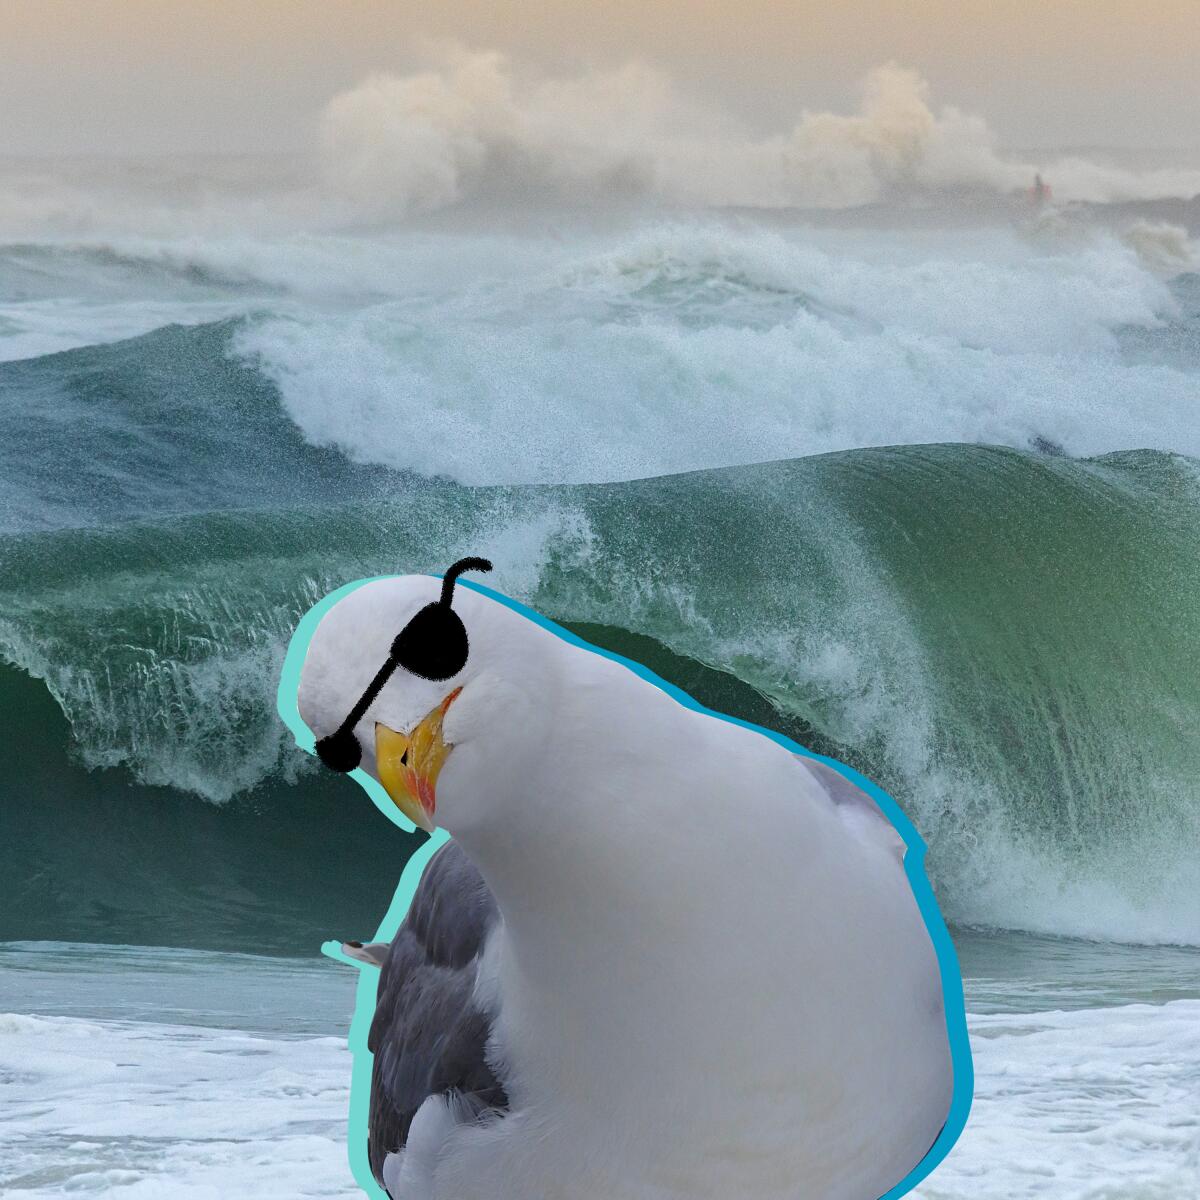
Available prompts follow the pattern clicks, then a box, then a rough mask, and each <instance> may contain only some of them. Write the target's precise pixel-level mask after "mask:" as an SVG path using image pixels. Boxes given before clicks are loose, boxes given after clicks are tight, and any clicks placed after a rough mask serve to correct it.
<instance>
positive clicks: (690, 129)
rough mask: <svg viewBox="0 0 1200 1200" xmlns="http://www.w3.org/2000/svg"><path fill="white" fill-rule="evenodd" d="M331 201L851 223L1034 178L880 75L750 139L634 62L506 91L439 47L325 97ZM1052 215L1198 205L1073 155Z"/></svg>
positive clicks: (1049, 169)
mask: <svg viewBox="0 0 1200 1200" xmlns="http://www.w3.org/2000/svg"><path fill="white" fill-rule="evenodd" d="M321 141H322V150H323V153H324V156H325V163H326V173H327V180H328V183H329V186H330V187H331V188H332V189H334V190H336V191H339V192H341V193H342V194H345V195H347V196H349V197H351V198H352V199H353V200H354V201H356V202H358V203H361V204H363V205H365V206H367V207H369V208H373V209H375V210H377V211H383V212H387V211H397V210H398V211H399V212H400V213H411V212H414V211H415V212H421V211H429V210H436V209H439V208H444V207H447V206H451V205H456V204H461V203H463V202H465V201H467V202H469V201H476V200H479V199H485V200H488V201H490V202H493V203H495V202H507V203H510V204H511V203H514V202H519V201H521V200H524V201H526V202H528V200H530V199H531V198H532V199H543V200H544V199H546V198H547V197H551V198H559V199H563V198H565V199H573V200H584V201H590V202H593V203H597V202H599V203H606V204H612V203H613V202H616V201H620V200H621V199H629V198H632V197H654V198H657V199H660V200H663V201H666V202H668V203H671V204H690V205H698V206H714V205H746V206H753V207H760V208H788V207H797V208H850V207H854V206H860V205H867V204H875V203H881V202H893V203H896V202H899V203H904V202H906V201H908V202H911V201H912V200H913V198H914V197H920V196H925V197H929V196H937V195H947V194H950V195H953V194H958V195H959V196H961V195H962V194H963V193H967V194H970V193H981V194H984V195H989V196H1007V195H1011V194H1013V193H1022V192H1023V190H1024V189H1025V188H1027V187H1029V185H1030V184H1031V183H1032V181H1033V176H1034V171H1035V165H1034V164H1033V163H1031V162H1028V161H1022V160H1020V159H1017V158H1014V157H1013V156H1011V155H1005V154H1003V153H1001V152H1000V151H999V150H998V149H997V147H996V141H995V138H994V136H993V134H992V132H991V130H990V129H989V128H988V126H987V124H986V122H985V121H984V120H983V119H982V118H981V117H978V116H975V115H972V114H969V113H965V112H963V111H962V110H961V109H958V108H956V107H954V106H946V107H943V108H941V109H940V110H937V111H935V110H934V109H933V108H932V107H931V105H930V101H929V87H928V85H927V84H926V82H925V81H924V80H923V79H922V78H921V76H920V75H919V74H918V73H917V72H915V71H912V70H908V69H905V68H903V67H901V66H899V65H898V64H896V63H894V62H893V63H887V64H884V65H882V66H880V67H877V68H875V69H874V70H872V71H871V72H870V73H869V74H868V75H867V77H866V79H865V80H864V81H863V87H862V101H861V107H860V110H859V112H857V113H854V114H849V115H846V114H840V113H833V112H810V111H807V110H806V111H804V112H803V113H802V114H801V115H800V116H799V118H798V119H797V121H796V122H795V124H794V125H793V126H792V128H791V129H790V130H787V131H785V132H782V133H777V134H773V135H768V136H765V137H762V136H756V135H753V134H750V133H748V132H747V131H746V130H744V129H741V128H739V127H738V125H737V122H735V121H733V120H731V119H730V118H729V116H728V115H727V114H725V113H721V112H714V111H712V110H711V109H707V108H705V107H704V106H702V105H700V104H697V103H695V102H692V101H689V99H688V98H687V97H685V96H684V95H683V94H681V93H680V91H679V90H678V89H677V88H676V87H675V86H674V84H673V83H672V81H671V80H670V78H668V77H667V76H666V75H664V74H663V73H662V72H660V71H658V70H655V69H654V68H652V67H649V66H647V65H644V64H640V63H629V64H626V65H625V66H623V67H619V68H616V69H613V70H606V71H602V70H590V71H584V72H582V73H581V74H579V75H578V76H576V77H573V78H571V77H567V78H554V79H549V78H536V77H530V76H528V75H522V74H521V73H520V72H518V71H516V70H514V68H513V66H512V64H511V63H510V62H509V61H508V60H507V59H506V58H505V57H504V56H503V55H501V54H499V53H496V52H488V51H470V50H467V49H465V48H463V47H461V46H455V45H449V46H443V47H441V48H439V49H436V50H435V51H434V52H433V53H432V54H431V55H430V61H429V65H428V67H427V69H425V70H422V71H417V72H413V73H411V74H407V75H396V74H385V73H377V74H375V75H372V76H371V77H369V78H368V79H366V80H364V81H363V82H362V83H360V84H358V85H357V86H356V87H354V88H351V89H349V90H348V91H346V92H343V93H342V94H341V95H339V96H336V97H335V98H334V99H333V100H332V101H331V102H330V103H329V105H328V107H327V108H326V110H325V113H324V117H323V121H322V127H321ZM1041 165H1042V166H1043V169H1044V170H1045V171H1046V173H1047V175H1048V176H1049V178H1050V179H1051V180H1052V181H1053V184H1054V187H1055V194H1056V195H1057V196H1058V197H1059V198H1060V199H1061V200H1072V201H1079V200H1086V201H1092V202H1101V203H1105V202H1112V201H1121V200H1135V199H1150V198H1156V197H1163V196H1181V197H1188V198H1190V197H1193V196H1195V195H1197V194H1198V193H1200V171H1196V170H1189V169H1167V170H1157V171H1131V170H1128V169H1123V168H1120V167H1117V166H1114V165H1111V164H1106V163H1103V162H1099V161H1096V160H1093V159H1088V158H1085V157H1083V156H1080V155H1076V156H1069V157H1065V158H1059V159H1057V160H1056V161H1053V162H1050V163H1046V164H1041Z"/></svg>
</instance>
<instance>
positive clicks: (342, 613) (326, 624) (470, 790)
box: [298, 568, 561, 833]
mask: <svg viewBox="0 0 1200 1200" xmlns="http://www.w3.org/2000/svg"><path fill="white" fill-rule="evenodd" d="M467 569H471V568H467ZM453 572H454V568H451V571H450V572H448V573H447V575H448V578H449V577H450V576H451V575H452V574H453ZM451 588H452V589H453V590H452V592H451V591H450V589H447V588H446V587H445V586H444V584H443V581H442V580H440V579H435V578H433V577H432V576H428V575H403V576H398V577H396V578H394V579H381V580H376V581H375V582H372V583H367V584H364V585H363V586H362V587H359V588H356V589H355V590H354V591H353V592H351V593H350V594H349V595H348V596H346V597H344V598H343V599H342V600H339V601H338V603H337V604H335V605H334V606H333V607H332V608H331V609H330V610H329V612H327V613H326V614H325V616H324V617H323V618H322V619H321V623H320V624H319V625H318V626H317V629H316V632H315V633H314V634H313V638H312V641H311V642H310V643H309V647H308V653H307V656H306V658H305V661H304V667H303V669H302V671H301V675H300V689H299V697H298V705H299V709H300V716H301V717H302V718H303V720H304V722H305V724H307V725H308V727H309V728H310V729H311V730H312V731H313V733H314V734H315V735H316V737H317V741H318V751H319V753H320V755H321V757H322V759H323V761H325V762H326V764H327V765H329V766H333V767H334V769H335V770H349V769H352V768H353V767H355V766H361V767H362V768H363V770H364V771H366V772H367V774H369V775H371V776H373V777H374V778H375V779H377V780H378V781H379V782H380V784H382V785H383V788H384V790H385V791H386V792H387V794H388V795H389V796H390V797H391V799H392V800H393V802H394V803H395V804H396V806H397V807H398V808H399V809H400V811H401V812H403V813H404V814H405V816H407V817H408V818H409V819H410V820H411V821H412V822H413V823H414V824H416V825H418V826H419V827H420V828H422V829H426V830H433V829H434V828H435V827H436V826H439V825H440V826H442V827H444V828H445V829H447V830H449V831H450V832H451V833H461V832H465V831H467V830H469V829H472V828H475V827H478V826H480V825H482V824H483V823H485V822H487V821H489V819H492V818H495V817H497V816H502V815H503V812H504V809H505V808H506V807H507V805H508V804H509V803H511V802H512V801H514V800H518V799H519V797H520V795H521V794H522V792H523V790H524V784H525V781H526V778H527V774H528V770H529V765H530V764H531V763H532V762H533V761H535V756H537V755H538V754H539V753H540V752H541V750H542V749H543V747H544V746H545V744H546V741H547V739H548V737H549V735H550V730H549V726H550V722H551V720H552V714H553V711H554V700H553V694H554V689H555V678H556V674H557V673H556V671H555V669H554V664H555V658H556V655H555V650H556V648H557V647H558V646H560V645H561V643H560V641H559V639H558V638H556V637H555V636H554V635H553V634H552V633H549V632H548V631H547V630H545V629H543V628H541V627H540V626H538V625H537V624H535V623H534V622H533V621H530V620H529V619H528V618H526V617H524V616H522V615H521V614H520V613H518V612H515V611H513V610H512V609H510V608H508V607H507V606H506V605H504V604H501V603H499V602H498V601H496V600H493V599H492V598H491V597H489V596H485V595H483V594H481V593H480V592H477V591H473V590H471V589H469V588H465V587H453V582H451ZM447 608H449V609H450V610H451V611H452V613H453V617H448V616H447V615H446V609H447ZM414 618H415V619H414ZM459 622H461V629H460V628H459V625H458V623H459ZM463 632H465V635H466V637H465V641H464V640H463V639H462V633H463ZM464 658H465V661H464ZM447 672H449V673H447ZM381 675H383V676H384V678H383V681H382V683H381V685H380V686H378V687H377V689H375V688H373V687H372V685H373V683H378V682H379V678H380V676H381ZM430 675H433V676H435V677H434V678H430V677H428V676H430Z"/></svg>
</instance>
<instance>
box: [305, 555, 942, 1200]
mask: <svg viewBox="0 0 1200 1200" xmlns="http://www.w3.org/2000/svg"><path fill="white" fill-rule="evenodd" d="M436 586H437V584H436V582H435V581H433V580H428V579H420V578H417V577H409V578H405V579H399V580H391V581H386V582H382V583H376V584H371V585H367V586H366V587H364V588H361V589H359V591H357V592H354V593H352V594H351V595H350V596H349V597H348V598H347V599H346V600H343V601H342V602H341V603H340V604H339V605H338V606H337V607H336V608H335V609H334V610H332V611H331V613H330V615H329V616H327V617H326V618H325V622H323V623H322V626H321V627H320V628H319V629H318V632H317V634H316V635H315V637H314V639H313V644H312V647H311V648H310V652H309V662H308V663H307V664H306V667H305V677H304V680H303V681H302V685H301V697H300V699H301V711H302V713H304V715H305V719H306V720H307V721H308V722H309V724H310V725H312V727H313V728H314V729H315V730H317V732H318V733H319V734H320V733H324V732H326V731H327V730H328V729H329V728H332V727H333V726H335V725H336V715H337V714H338V712H339V706H340V711H344V710H345V709H346V707H347V704H346V700H347V697H349V696H351V694H352V692H353V691H354V688H355V687H356V686H357V687H359V688H361V681H362V679H363V678H364V677H369V676H370V673H371V668H370V666H369V664H370V663H371V661H372V660H373V659H374V660H377V659H378V658H379V655H380V650H381V647H382V648H386V645H387V641H388V639H389V638H390V636H391V635H392V634H393V633H394V632H395V630H396V629H397V628H398V626H399V624H400V623H402V622H403V621H404V620H405V619H407V617H408V616H410V615H411V614H412V612H413V611H415V609H416V608H417V607H418V606H419V604H421V603H424V602H425V601H427V600H428V599H429V597H430V595H432V594H433V592H434V589H436ZM372 593H373V594H372ZM343 606H349V607H348V608H346V609H345V610H344V611H343V615H342V618H341V622H342V624H341V625H340V626H339V627H337V628H330V629H328V630H327V629H326V625H327V624H328V623H329V622H330V620H331V618H332V617H333V616H334V615H335V614H337V613H338V612H339V610H343ZM455 608H456V610H457V611H458V612H459V613H460V614H461V616H462V618H463V620H464V622H465V624H466V627H467V629H468V630H469V632H470V637H471V660H470V661H469V662H468V664H467V666H466V668H465V669H464V671H463V672H462V678H461V679H458V678H456V679H452V680H449V681H447V682H442V683H433V682H430V681H427V680H421V679H415V678H413V679H408V680H403V681H400V680H397V681H395V686H394V685H393V683H389V685H388V687H386V688H384V690H383V691H382V692H381V693H380V695H379V696H378V698H377V700H376V701H375V702H374V704H373V705H372V710H371V712H370V713H368V714H367V716H366V717H365V718H364V720H363V722H362V723H360V724H361V728H360V729H359V736H360V739H361V740H362V741H363V744H364V751H365V753H364V761H363V765H364V767H365V768H366V769H367V770H369V771H371V772H372V773H376V772H377V771H378V770H379V764H377V763H375V762H374V761H373V755H372V752H371V748H370V745H369V743H370V741H371V738H370V731H371V729H372V728H373V727H374V722H375V721H378V722H380V723H381V725H384V726H386V727H388V728H392V729H407V728H411V727H412V725H413V723H414V722H416V721H417V720H419V718H420V717H421V716H422V715H423V714H425V713H427V712H429V711H430V710H431V709H432V708H434V706H435V705H436V704H437V703H438V702H439V699H440V698H441V697H443V696H445V695H446V693H447V692H448V691H449V689H450V688H451V687H455V686H460V687H461V688H462V692H461V696H460V697H459V698H457V699H456V700H454V703H453V705H452V706H450V707H449V708H448V710H446V711H445V727H444V732H445V740H446V742H447V743H448V744H449V745H450V746H452V747H453V750H452V751H451V752H450V753H449V756H448V757H447V758H446V761H445V765H444V767H443V768H442V770H441V774H440V779H439V780H438V782H437V815H438V817H439V819H441V820H442V821H443V823H444V824H445V825H446V827H447V828H448V829H449V830H450V831H451V832H452V833H453V835H454V838H455V842H456V843H457V848H456V849H454V850H445V851H442V852H441V854H440V855H439V856H438V857H436V858H435V859H434V860H433V862H432V863H431V865H430V867H429V868H427V871H426V878H425V879H424V880H423V882H422V885H421V889H420V890H419V891H418V895H417V898H416V900H415V901H414V907H413V910H412V911H411V912H410V916H409V919H408V921H407V922H406V925H405V926H404V927H402V929H401V931H400V932H399V934H398V936H397V938H396V940H395V942H394V943H393V946H392V950H391V955H390V957H389V959H388V961H387V962H386V963H385V965H384V967H383V975H382V979H381V988H380V1008H379V1011H378V1014H377V1018H376V1026H375V1029H374V1031H373V1040H374V1046H373V1048H374V1051H375V1072H376V1078H375V1087H374V1089H373V1096H372V1112H373V1116H372V1123H373V1134H374V1144H373V1146H372V1152H373V1153H372V1158H373V1163H374V1164H375V1166H376V1168H377V1170H378V1173H379V1174H380V1175H381V1176H382V1178H383V1180H384V1181H385V1183H386V1184H387V1186H388V1188H389V1190H390V1192H391V1194H392V1195H393V1196H394V1197H396V1200H709V1198H711V1200H730V1198H731V1197H739V1198H746V1200H875V1198H876V1197H878V1196H880V1195H882V1194H883V1193H884V1192H886V1191H887V1190H888V1189H889V1188H890V1187H891V1186H892V1185H893V1184H895V1183H896V1182H897V1181H899V1180H900V1179H901V1178H903V1177H904V1176H905V1175H906V1174H907V1173H908V1172H909V1171H910V1170H911V1169H912V1168H913V1167H915V1166H916V1165H917V1163H918V1162H919V1161H920V1159H921V1158H922V1157H923V1155H924V1154H925V1152H926V1151H927V1150H928V1149H929V1147H930V1146H931V1144H932V1143H933V1141H934V1140H935V1138H936V1137H937V1135H938V1132H939V1130H940V1129H941V1127H942V1125H943V1123H944V1122H945V1120H946V1116H947V1111H948V1108H949V1104H950V1098H951V1092H952V1085H953V1079H952V1068H951V1057H950V1051H949V1047H948V1039H947V1028H946V1019H945V1013H944V1006H943V996H942V987H941V978H940V971H939V964H938V961H937V956H936V954H935V952H934V949H933V946H932V944H931V941H930V936H929V932H928V930H927V928H926V926H925V923H924V920H923V918H922V915H921V913H920V911H919V908H918V905H917V903H916V900H915V899H914V897H913V894H912V890H911V888H910V886H909V882H908V879H907V877H906V875H905V871H904V865H903V853H904V843H903V841H902V839H901V838H900V837H899V835H898V834H897V833H896V831H895V830H894V828H893V827H892V826H891V824H890V823H889V822H888V821H887V820H886V818H885V817H884V816H883V815H882V813H881V812H880V811H879V809H878V808H877V807H876V806H875V805H874V804H873V802H872V801H870V800H869V799H868V798H867V797H866V796H864V795H863V794H862V793H861V792H860V791H858V790H857V789H856V788H854V787H853V786H852V785H850V784H848V783H847V781H846V780H844V779H843V778H842V776H841V775H840V774H838V773H837V772H836V771H834V770H832V769H831V768H827V767H824V766H822V765H820V764H817V763H815V762H813V761H811V760H806V759H803V758H801V757H798V756H797V755H795V754H793V753H792V752H790V751H789V750H788V749H786V748H785V747H784V746H782V745H780V744H778V743H776V742H774V741H773V740H771V739H769V738H767V737H765V736H763V735H762V734H761V733H759V732H756V731H755V730H752V729H748V728H745V727H742V726H739V725H737V724H735V723H733V722H730V721H726V720H723V719H721V718H719V717H716V716H713V715H708V714H705V713H701V712H698V711H695V710H693V709H691V708H689V707H686V706H685V705H683V704H681V703H679V702H678V701H676V700H675V699H673V698H672V697H671V696H670V695H668V694H667V693H665V692H664V691H662V690H661V689H659V688H657V687H656V686H654V685H653V684H652V683H650V682H649V681H647V680H645V679H643V678H642V677H641V676H640V675H638V674H636V673H635V672H633V671H632V670H630V669H629V668H628V667H626V666H625V665H623V664H621V663H619V662H616V661H612V660H610V659H607V658H605V657H603V656H601V655H598V654H595V653H593V652H591V651H589V650H587V649H586V648H582V647H579V646H575V645H572V644H570V643H568V642H566V641H564V640H562V639H559V638H557V637H555V636H554V635H553V634H552V633H550V632H549V631H547V630H545V629H543V628H541V627H540V626H537V625H535V624H534V623H533V622H531V621H529V620H528V619H527V618H525V617H523V616H522V615H521V614H519V613H517V612H514V611H512V610H511V609H509V608H507V607H506V606H503V605H501V604H499V603H498V602H496V601H494V600H491V599H490V598H488V597H486V596H484V595H481V594H479V593H477V592H467V591H465V590H462V591H460V592H459V595H458V597H457V598H456V600H455ZM351 626H353V627H354V628H355V629H356V630H357V639H358V640H357V641H351V640H346V639H344V638H343V637H342V636H341V634H339V633H338V628H343V629H348V628H350V627H351ZM323 634H324V641H323V640H322V639H323ZM362 643H367V644H365V645H363V644H362ZM360 653H361V657H362V661H361V663H360V662H357V661H354V659H355V657H356V655H359V654H360ZM335 676H337V677H338V680H339V681H338V682H337V684H336V686H334V684H335V678H334V677H335ZM334 693H336V694H334ZM385 774H386V772H385ZM439 864H440V865H439ZM451 943H454V945H451ZM448 947H449V949H447V948H448ZM447 955H449V959H452V960H453V961H452V962H451V961H443V960H445V959H447ZM406 980H407V983H408V986H407V987H406ZM431 1031H432V1036H426V1035H428V1034H430V1032H431ZM464 1057H465V1058H466V1059H467V1060H469V1061H468V1062H466V1063H465V1065H464V1064H463V1063H461V1062H460V1060H461V1059H463V1058H464ZM458 1075H461V1076H462V1078H463V1079H464V1080H470V1081H473V1082H468V1083H467V1084H466V1085H462V1084H458V1083H456V1077H457V1076H458ZM421 1080H426V1081H427V1086H428V1096H427V1097H421V1096H420V1095H419V1093H420V1091H421V1090H422V1088H421ZM439 1081H440V1082H439ZM377 1118H378V1120H377ZM409 1122H411V1124H409ZM401 1127H404V1128H403V1137H401V1133H400V1131H401ZM389 1130H390V1132H389ZM388 1137H391V1138H392V1139H393V1140H397V1144H396V1145H394V1146H393V1145H383V1144H381V1141H382V1140H384V1139H386V1138H388Z"/></svg>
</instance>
